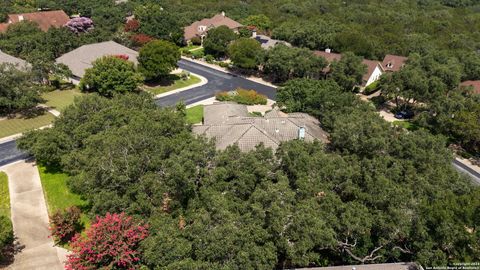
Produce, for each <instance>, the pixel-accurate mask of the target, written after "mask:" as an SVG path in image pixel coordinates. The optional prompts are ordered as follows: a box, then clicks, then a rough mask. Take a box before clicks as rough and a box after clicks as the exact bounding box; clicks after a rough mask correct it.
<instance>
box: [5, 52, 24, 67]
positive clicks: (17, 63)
mask: <svg viewBox="0 0 480 270" xmlns="http://www.w3.org/2000/svg"><path fill="white" fill-rule="evenodd" d="M5 63H7V64H12V65H14V66H16V67H17V68H19V69H24V68H26V67H28V66H30V64H28V63H27V61H25V60H23V59H20V58H17V57H14V56H11V55H9V54H6V53H4V52H2V51H0V64H5Z"/></svg>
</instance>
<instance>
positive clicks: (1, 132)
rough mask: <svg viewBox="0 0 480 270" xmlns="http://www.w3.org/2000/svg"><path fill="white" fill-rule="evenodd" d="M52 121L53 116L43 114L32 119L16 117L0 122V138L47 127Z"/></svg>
mask: <svg viewBox="0 0 480 270" xmlns="http://www.w3.org/2000/svg"><path fill="white" fill-rule="evenodd" d="M53 119H55V116H53V115H52V114H50V113H45V114H43V115H40V116H37V117H32V118H23V117H16V118H12V119H3V120H0V138H3V137H7V136H10V135H13V134H17V133H22V132H25V131H28V130H32V129H36V128H39V127H43V126H46V125H49V124H51V123H52V122H53Z"/></svg>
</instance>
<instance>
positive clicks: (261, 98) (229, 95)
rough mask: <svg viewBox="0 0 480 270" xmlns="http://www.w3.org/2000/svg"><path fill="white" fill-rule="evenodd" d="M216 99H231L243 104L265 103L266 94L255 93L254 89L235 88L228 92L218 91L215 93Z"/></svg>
mask: <svg viewBox="0 0 480 270" xmlns="http://www.w3.org/2000/svg"><path fill="white" fill-rule="evenodd" d="M215 99H216V100H218V101H233V102H237V103H239V104H244V105H257V104H260V105H266V104H267V96H265V95H262V94H259V93H257V91H255V90H245V89H237V90H235V91H230V92H219V93H217V94H216V95H215Z"/></svg>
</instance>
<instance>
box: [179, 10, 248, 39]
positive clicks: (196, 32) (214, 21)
mask: <svg viewBox="0 0 480 270" xmlns="http://www.w3.org/2000/svg"><path fill="white" fill-rule="evenodd" d="M221 25H225V26H227V27H228V28H230V29H238V28H240V27H242V26H243V25H242V24H240V23H239V22H236V21H234V20H232V19H230V18H229V17H227V16H225V13H221V14H217V15H215V16H213V17H212V18H209V19H203V20H201V21H196V22H194V23H192V24H191V25H189V26H187V27H185V28H184V31H185V33H184V38H185V40H190V39H192V38H193V37H197V36H200V35H202V34H205V33H206V32H207V31H208V30H209V29H211V28H215V27H219V26H221ZM202 27H204V28H202Z"/></svg>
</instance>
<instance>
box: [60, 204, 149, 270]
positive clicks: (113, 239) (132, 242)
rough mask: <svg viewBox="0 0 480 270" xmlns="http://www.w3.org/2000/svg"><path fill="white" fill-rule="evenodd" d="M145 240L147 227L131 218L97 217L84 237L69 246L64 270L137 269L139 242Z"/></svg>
mask: <svg viewBox="0 0 480 270" xmlns="http://www.w3.org/2000/svg"><path fill="white" fill-rule="evenodd" d="M147 236H148V227H147V226H146V225H143V224H141V223H137V222H135V221H134V220H133V219H132V217H129V216H127V215H125V213H121V214H109V213H107V215H105V217H97V218H96V222H95V223H94V224H92V226H91V227H90V228H89V229H88V230H87V231H86V233H85V236H81V235H79V234H77V235H76V236H74V238H73V239H72V242H71V244H70V246H71V248H72V253H71V254H70V255H68V257H67V263H66V266H65V268H66V269H67V270H89V269H137V268H138V267H139V261H140V258H139V252H138V251H137V248H138V246H139V244H140V242H141V241H142V240H143V239H145V238H146V237H147Z"/></svg>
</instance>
